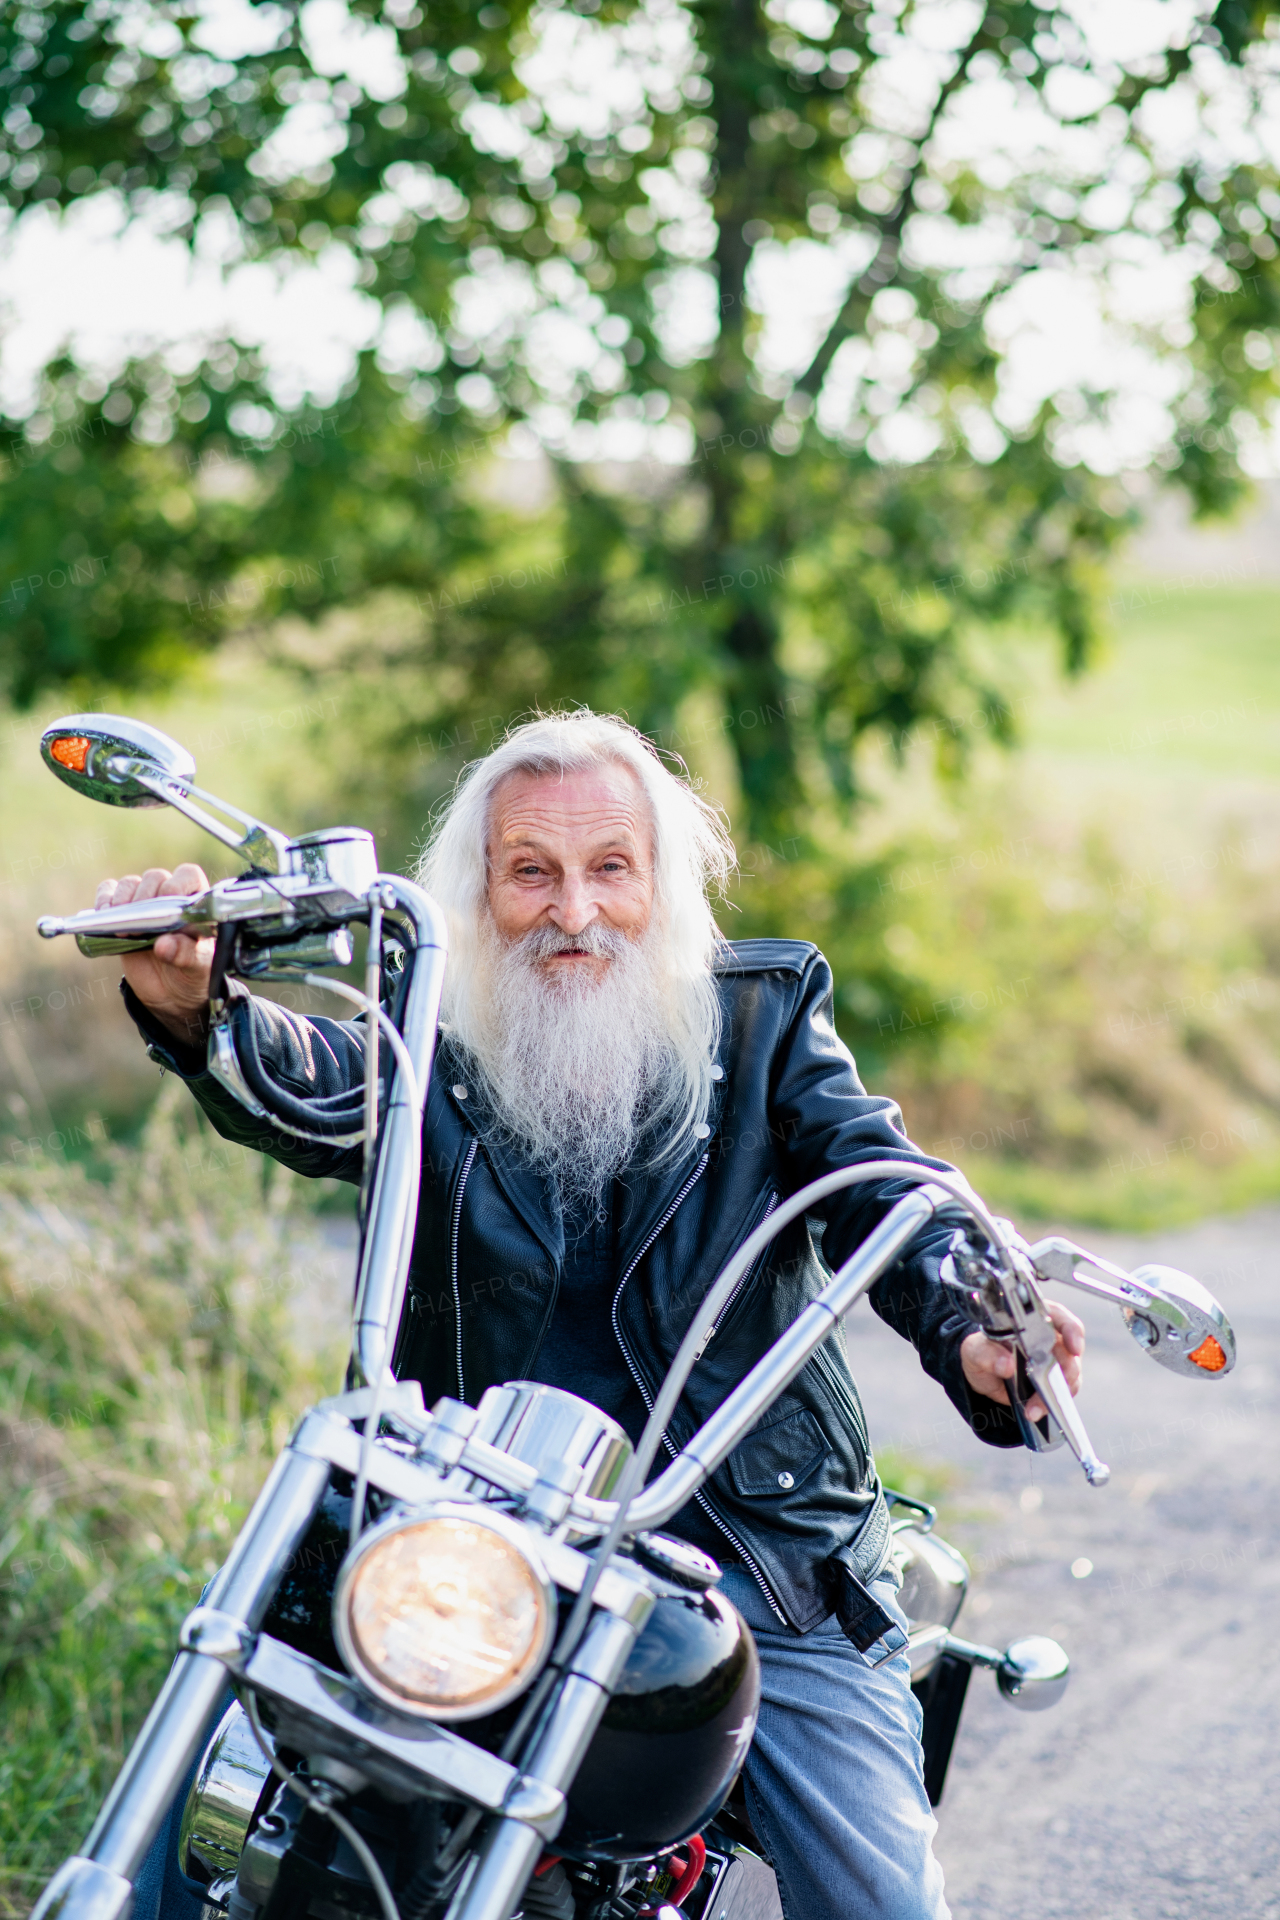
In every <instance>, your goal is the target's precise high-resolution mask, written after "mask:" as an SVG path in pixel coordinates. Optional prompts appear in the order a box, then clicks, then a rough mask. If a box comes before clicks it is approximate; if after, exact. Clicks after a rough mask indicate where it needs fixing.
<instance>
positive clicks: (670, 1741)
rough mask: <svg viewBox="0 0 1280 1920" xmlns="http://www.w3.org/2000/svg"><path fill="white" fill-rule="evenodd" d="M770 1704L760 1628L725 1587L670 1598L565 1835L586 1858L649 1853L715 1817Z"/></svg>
mask: <svg viewBox="0 0 1280 1920" xmlns="http://www.w3.org/2000/svg"><path fill="white" fill-rule="evenodd" d="M759 1706H760V1659H759V1655H758V1654H757V1653H756V1647H755V1641H754V1640H753V1639H752V1638H751V1631H750V1629H749V1627H748V1626H747V1624H746V1621H745V1620H744V1619H743V1618H742V1615H741V1614H740V1613H739V1612H738V1610H737V1608H736V1607H734V1606H732V1605H731V1604H730V1603H729V1601H727V1600H726V1599H725V1598H724V1597H723V1595H721V1594H719V1593H716V1592H715V1591H714V1590H712V1591H710V1592H706V1593H682V1594H679V1595H676V1594H667V1595H664V1596H663V1597H662V1598H660V1599H659V1600H658V1602H657V1604H656V1605H655V1607H654V1609H653V1612H652V1614H651V1615H650V1616H649V1622H648V1625H647V1626H646V1627H645V1629H644V1632H643V1633H642V1634H641V1635H640V1638H639V1640H637V1642H636V1645H635V1649H634V1651H633V1652H632V1655H631V1658H630V1660H629V1661H628V1662H627V1665H626V1667H625V1668H624V1670H623V1674H622V1678H621V1680H620V1681H619V1683H618V1689H617V1692H616V1693H615V1694H614V1697H613V1699H612V1700H611V1701H610V1703H609V1706H608V1708H607V1710H606V1712H605V1716H604V1720H603V1722H602V1723H601V1725H600V1727H599V1729H598V1730H597V1733H596V1736H595V1739H594V1740H593V1741H592V1743H591V1746H590V1747H589V1748H588V1750H587V1756H586V1759H585V1760H584V1761H583V1763H582V1766H581V1768H580V1769H579V1772H578V1777H577V1779H576V1780H575V1781H574V1783H573V1786H572V1787H571V1788H570V1790H569V1815H568V1818H567V1820H566V1821H565V1824H564V1826H563V1827H562V1828H561V1830H560V1833H559V1835H558V1836H557V1839H556V1843H555V1844H556V1848H557V1850H558V1851H559V1852H560V1853H564V1854H568V1855H569V1856H570V1857H577V1858H578V1859H592V1860H643V1859H646V1858H647V1857H648V1856H649V1855H650V1854H654V1853H660V1852H661V1851H662V1850H663V1849H664V1848H665V1847H670V1846H674V1845H676V1844H677V1842H679V1841H681V1840H687V1839H688V1837H689V1835H690V1834H691V1833H697V1832H698V1830H699V1828H700V1827H702V1826H703V1824H704V1823H705V1822H706V1821H707V1820H709V1819H710V1818H711V1816H712V1814H713V1813H714V1812H715V1811H716V1809H717V1808H718V1807H719V1805H720V1803H721V1802H722V1800H723V1799H724V1796H725V1794H726V1793H727V1792H728V1789H729V1786H730V1783H731V1782H732V1780H733V1777H734V1775H735V1774H736V1773H737V1771H738V1769H739V1767H740V1766H741V1765H742V1762H743V1760H744V1759H745V1758H746V1753H747V1748H748V1747H749V1746H750V1745H751V1737H752V1735H753V1734H754V1732H755V1727H756V1714H757V1712H758V1710H759Z"/></svg>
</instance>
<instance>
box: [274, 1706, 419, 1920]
mask: <svg viewBox="0 0 1280 1920" xmlns="http://www.w3.org/2000/svg"><path fill="white" fill-rule="evenodd" d="M243 1700H244V1710H245V1713H246V1715H247V1716H248V1720H249V1725H250V1726H251V1727H252V1729H253V1737H254V1739H255V1740H256V1741H257V1743H258V1745H259V1746H260V1747H261V1748H262V1751H263V1754H264V1755H265V1757H266V1759H267V1761H268V1762H269V1764H270V1767H271V1771H272V1773H274V1774H276V1775H277V1776H278V1778H279V1779H281V1780H283V1781H284V1783H285V1785H286V1786H287V1787H290V1788H291V1789H292V1791H293V1792H294V1793H296V1794H297V1796H298V1798H299V1800H301V1801H302V1803H303V1805H304V1806H307V1807H310V1808H311V1810H312V1812H313V1813H318V1814H322V1815H323V1817H324V1818H325V1819H326V1820H329V1821H332V1823H333V1825H334V1826H335V1827H336V1828H337V1829H338V1832H339V1833H340V1834H341V1835H342V1837H343V1839H344V1840H345V1841H346V1843H347V1845H348V1846H349V1847H350V1848H351V1851H352V1852H353V1853H354V1854H355V1856H356V1858H357V1860H358V1861H359V1862H360V1865H361V1866H362V1867H363V1868H364V1870H365V1872H366V1873H367V1874H368V1876H369V1882H370V1885H371V1886H372V1888H373V1891H374V1893H375V1894H376V1895H377V1898H378V1905H379V1906H380V1907H381V1908H382V1913H383V1920H400V1909H399V1908H398V1907H397V1906H396V1900H395V1895H394V1894H393V1893H392V1891H391V1888H390V1885H389V1884H388V1881H387V1876H386V1875H385V1874H384V1873H383V1871H382V1868H381V1867H380V1866H379V1865H378V1862H377V1859H376V1857H375V1855H374V1852H373V1849H372V1847H371V1846H370V1845H369V1843H368V1841H367V1840H366V1839H365V1837H364V1835H363V1834H362V1833H360V1832H359V1831H358V1829H357V1828H356V1827H354V1826H353V1825H352V1823H351V1822H350V1820H348V1819H347V1817H346V1815H345V1814H344V1813H339V1812H338V1809H337V1808H336V1807H333V1806H330V1805H329V1803H328V1801H327V1800H325V1799H324V1798H323V1796H322V1795H320V1794H318V1793H316V1792H314V1791H313V1790H312V1788H311V1787H309V1786H308V1785H307V1783H306V1782H305V1781H304V1780H303V1779H301V1777H300V1776H299V1775H298V1774H296V1773H293V1772H291V1771H290V1769H289V1768H288V1767H286V1766H285V1764H284V1761H283V1760H281V1759H280V1758H279V1757H278V1756H277V1755H276V1754H275V1753H274V1752H273V1751H272V1749H271V1748H270V1747H269V1746H268V1744H267V1736H266V1733H265V1732H264V1730H263V1726H262V1722H261V1720H260V1719H259V1718H258V1702H257V1700H256V1698H255V1697H254V1693H253V1689H252V1688H251V1687H246V1688H245V1691H244V1695H243Z"/></svg>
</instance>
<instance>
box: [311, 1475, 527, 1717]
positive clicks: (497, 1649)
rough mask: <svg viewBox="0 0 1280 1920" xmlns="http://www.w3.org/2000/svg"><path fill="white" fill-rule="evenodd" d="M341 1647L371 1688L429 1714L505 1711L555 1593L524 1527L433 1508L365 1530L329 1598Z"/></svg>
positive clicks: (483, 1512)
mask: <svg viewBox="0 0 1280 1920" xmlns="http://www.w3.org/2000/svg"><path fill="white" fill-rule="evenodd" d="M333 1611H334V1630H335V1634H336V1637H337V1641H338V1646H339V1648H340V1649H341V1651H342V1656H343V1659H344V1660H345V1661H346V1663H347V1665H348V1667H349V1668H350V1669H351V1671H352V1673H353V1674H355V1676H356V1678H357V1679H358V1680H361V1681H363V1683H364V1684H365V1686H367V1687H368V1688H369V1690H370V1692H372V1693H375V1694H377V1695H378V1697H379V1698H380V1699H382V1700H386V1701H389V1702H390V1703H391V1704H392V1705H393V1706H397V1707H400V1708H401V1709H402V1710H404V1711H407V1712H409V1713H419V1714H423V1715H425V1716H426V1717H427V1718H428V1719H431V1720H474V1719H476V1718H478V1717H479V1716H480V1715H481V1714H485V1713H493V1712H494V1711H495V1710H496V1709H497V1708H498V1707H501V1706H505V1705H506V1703H507V1701H508V1700H513V1699H514V1698H515V1696H516V1695H517V1694H518V1693H520V1692H522V1691H523V1689H524V1688H525V1687H526V1686H527V1685H528V1684H529V1682H530V1681H531V1680H532V1679H533V1677H534V1675H535V1674H536V1673H537V1672H538V1670H539V1668H540V1667H541V1666H542V1663H543V1661H544V1660H545V1659H546V1656H547V1653H548V1652H549V1650H550V1645H551V1636H552V1633H553V1631H554V1627H555V1618H556V1603H555V1589H554V1587H553V1586H552V1584H551V1581H550V1580H549V1578H548V1577H547V1574H546V1571H545V1570H544V1568H543V1567H542V1565H541V1564H540V1562H539V1560H538V1557H537V1554H536V1551H535V1550H534V1548H533V1544H532V1542H531V1541H530V1540H529V1539H528V1538H526V1536H525V1533H524V1529H523V1528H522V1527H520V1526H519V1525H518V1524H517V1523H516V1522H515V1521H512V1520H508V1519H507V1518H506V1516H505V1515H503V1514H499V1513H493V1512H491V1511H489V1510H487V1509H485V1508H483V1507H473V1506H463V1505H457V1506H454V1505H449V1506H445V1505H443V1504H442V1505H440V1506H438V1507H435V1508H432V1509H431V1510H430V1511H428V1512H426V1513H419V1514H415V1515H410V1516H408V1517H406V1518H403V1519H398V1520H390V1521H386V1522H384V1523H383V1524H382V1525H381V1526H378V1527H374V1528H372V1529H371V1530H370V1531H369V1532H368V1533H367V1534H366V1535H365V1536H364V1537H363V1538H362V1539H361V1540H360V1541H359V1542H358V1544H357V1546H356V1548H355V1551H354V1552H353V1553H351V1554H350V1555H348V1557H347V1560H346V1562H345V1563H344V1565H343V1569H342V1572H341V1575H340V1576H339V1579H338V1585H337V1590H336V1592H335V1593H334V1597H333Z"/></svg>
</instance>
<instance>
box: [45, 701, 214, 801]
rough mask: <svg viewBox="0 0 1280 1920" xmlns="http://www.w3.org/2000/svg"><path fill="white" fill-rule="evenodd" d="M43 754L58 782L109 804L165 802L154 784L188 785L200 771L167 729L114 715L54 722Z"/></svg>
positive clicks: (76, 715) (73, 716)
mask: <svg viewBox="0 0 1280 1920" xmlns="http://www.w3.org/2000/svg"><path fill="white" fill-rule="evenodd" d="M40 756H41V758H42V759H43V761H44V763H45V765H46V766H47V767H48V768H49V770H50V772H51V773H56V774H57V776H58V778H59V780H65V782H66V784H67V785H68V786H69V787H73V788H74V789H75V791H76V792H77V793H81V794H83V795H84V796H85V798H86V799H89V800H101V801H103V802H104V803H105V804H106V805H107V806H109V807H163V806H167V805H168V804H169V799H168V796H167V795H166V794H164V793H163V792H160V793H157V792H156V786H158V785H159V786H163V785H164V784H166V783H167V782H169V781H177V782H180V783H181V785H182V786H187V785H189V784H190V782H191V781H192V780H194V779H195V774H196V763H195V761H194V760H193V759H192V757H191V755H190V754H189V753H188V752H187V750H186V748H185V747H180V746H179V745H178V742H177V741H176V740H171V739H170V738H169V736H168V734H167V733H161V732H160V730H159V728H158V727H149V726H147V725H146V723H145V722H144V721H142V720H126V719H123V718H122V717H120V716H119V715H117V714H113V713H72V714H69V715H68V716H67V718H66V719H65V720H55V721H54V723H53V725H52V726H51V727H47V728H46V729H45V732H44V735H43V737H42V739H41V741H40ZM139 776H141V777H139ZM153 783H154V784H153Z"/></svg>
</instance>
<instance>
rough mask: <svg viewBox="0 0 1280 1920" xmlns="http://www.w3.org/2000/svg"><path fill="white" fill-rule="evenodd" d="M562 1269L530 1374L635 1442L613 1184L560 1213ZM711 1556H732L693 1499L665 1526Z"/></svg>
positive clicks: (637, 1411) (635, 1402) (662, 1463)
mask: <svg viewBox="0 0 1280 1920" xmlns="http://www.w3.org/2000/svg"><path fill="white" fill-rule="evenodd" d="M563 1218H564V1242H565V1246H564V1272H563V1275H562V1277H561V1281H560V1291H559V1293H558V1294H557V1295H556V1304H555V1309H554V1311H553V1312H552V1315H551V1325H550V1326H549V1327H548V1328H547V1332H546V1338H545V1339H544V1340H543V1342H542V1347H541V1349H540V1351H539V1354H538V1358H537V1362H536V1364H535V1366H534V1368H533V1377H534V1378H535V1379H536V1380H541V1381H542V1382H543V1384H544V1385H546V1386H548V1387H562V1388H563V1389H564V1391H565V1392H566V1393H576V1394H577V1396H578V1398H579V1399H580V1400H589V1401H590V1402H591V1404H592V1406H593V1407H599V1408H600V1410H601V1412H602V1413H607V1414H609V1415H611V1416H612V1418H613V1419H615V1420H616V1421H617V1422H618V1425H619V1426H620V1427H622V1429H623V1430H624V1432H625V1433H626V1434H627V1435H628V1437H629V1438H630V1440H631V1444H632V1446H635V1445H636V1444H637V1443H638V1441H639V1439H640V1435H641V1434H642V1433H643V1431H644V1425H645V1421H646V1420H647V1419H648V1417H649V1413H648V1408H647V1407H646V1406H645V1402H644V1396H643V1394H642V1393H641V1391H640V1389H639V1387H638V1386H637V1385H636V1383H635V1381H634V1380H633V1379H632V1377H631V1369H630V1368H629V1367H628V1365H627V1362H626V1357H625V1355H624V1354H623V1351H622V1347H621V1345H620V1344H619V1341H618V1336H617V1333H616V1332H615V1331H614V1326H613V1299H614V1295H615V1293H616V1292H617V1289H618V1281H619V1279H620V1278H621V1275H620V1274H619V1273H618V1270H617V1259H616V1250H617V1182H616V1181H612V1182H611V1183H610V1187H609V1191H608V1193H607V1194H606V1195H605V1198H604V1200H603V1202H602V1203H601V1205H600V1206H599V1207H598V1208H592V1207H589V1206H588V1205H587V1204H586V1203H585V1202H582V1201H579V1202H578V1203H576V1204H571V1205H570V1206H569V1207H567V1208H565V1210H564V1215H563ZM670 1460H671V1455H670V1453H669V1452H668V1450H667V1449H666V1447H659V1449H658V1453H657V1457H656V1459H655V1460H654V1463H653V1466H652V1468H651V1469H650V1472H649V1478H650V1479H651V1480H652V1479H655V1478H656V1477H657V1475H658V1474H660V1473H661V1472H662V1470H663V1468H664V1467H666V1466H668V1465H669V1464H670ZM666 1531H667V1532H668V1533H674V1534H676V1535H678V1536H679V1537H680V1538H681V1539H682V1540H689V1541H692V1543H693V1544H694V1545H695V1546H698V1547H701V1548H702V1549H703V1551H704V1552H706V1553H710V1554H712V1555H714V1556H715V1557H716V1558H717V1559H720V1560H727V1559H731V1558H733V1559H736V1557H737V1555H736V1552H735V1551H734V1549H733V1548H732V1547H731V1546H730V1545H729V1543H728V1542H727V1541H726V1540H725V1538H724V1536H723V1534H722V1533H721V1532H720V1530H719V1528H718V1527H716V1526H715V1525H714V1523H713V1522H712V1521H711V1520H709V1519H708V1517H707V1515H706V1514H705V1513H704V1512H703V1510H702V1509H701V1508H700V1507H698V1506H697V1505H696V1504H695V1503H694V1502H693V1501H692V1500H691V1501H690V1502H689V1504H688V1505H687V1506H686V1507H684V1508H682V1509H681V1511H680V1512H679V1513H678V1514H677V1515H676V1516H675V1518H674V1519H673V1520H672V1521H671V1522H670V1523H669V1525H668V1527H667V1528H666Z"/></svg>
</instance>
